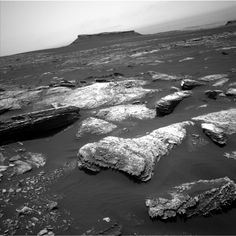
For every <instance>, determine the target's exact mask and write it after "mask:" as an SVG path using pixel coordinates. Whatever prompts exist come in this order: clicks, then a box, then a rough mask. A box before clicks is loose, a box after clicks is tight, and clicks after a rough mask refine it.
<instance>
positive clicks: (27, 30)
mask: <svg viewBox="0 0 236 236" xmlns="http://www.w3.org/2000/svg"><path fill="white" fill-rule="evenodd" d="M226 8H228V9H229V10H230V9H231V11H232V8H234V9H236V1H231V2H228V1H210V2H207V1H182V2H178V1H163V0H162V1H119V2H118V1H112V0H110V1H71V2H70V1H2V0H1V1H0V56H4V55H11V54H16V53H21V52H26V51H32V50H38V49H46V48H52V47H59V46H64V45H67V44H69V43H71V42H72V41H73V40H75V39H76V37H77V35H78V34H93V33H98V32H104V31H106V32H107V31H122V30H132V29H135V30H137V31H139V32H141V33H157V32H158V31H160V30H161V31H163V30H171V29H172V28H173V29H174V27H172V28H171V26H170V25H171V24H169V22H170V23H171V22H178V20H180V19H185V18H191V17H193V19H195V20H194V22H192V23H189V24H190V25H189V24H188V25H184V24H183V27H185V26H191V25H194V24H195V25H197V24H198V23H199V24H204V23H211V22H212V21H216V20H222V19H223V20H224V19H226V20H228V19H227V17H228V18H229V17H232V16H230V15H229V14H228V13H225V14H223V12H224V11H223V9H226ZM215 12H218V13H219V12H221V13H222V14H214V13H215ZM201 15H204V17H199V16H201ZM220 15H221V16H220ZM235 15H236V14H235ZM194 16H197V17H198V18H194ZM217 17H218V18H217ZM235 18H236V17H235ZM197 19H201V20H197ZM198 21H199V22H198ZM188 22H191V21H188ZM168 24H169V26H168V27H164V26H165V25H168ZM181 24H182V23H181ZM149 26H152V27H149ZM160 26H163V27H162V28H160ZM172 26H173V24H172ZM181 26H182V25H181ZM178 27H179V26H178Z"/></svg>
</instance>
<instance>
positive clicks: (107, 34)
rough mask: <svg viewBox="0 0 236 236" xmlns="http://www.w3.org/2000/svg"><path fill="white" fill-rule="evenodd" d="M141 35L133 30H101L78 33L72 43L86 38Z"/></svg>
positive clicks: (105, 38) (96, 38) (114, 37)
mask: <svg viewBox="0 0 236 236" xmlns="http://www.w3.org/2000/svg"><path fill="white" fill-rule="evenodd" d="M137 36H141V34H139V33H137V32H135V31H134V30H129V31H114V32H103V33H98V34H79V35H78V37H77V39H76V40H75V41H74V42H73V43H72V44H76V43H79V42H83V41H88V40H98V39H103V40H112V39H119V38H131V37H137Z"/></svg>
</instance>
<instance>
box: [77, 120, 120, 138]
mask: <svg viewBox="0 0 236 236" xmlns="http://www.w3.org/2000/svg"><path fill="white" fill-rule="evenodd" d="M116 128H117V126H116V125H114V124H112V123H110V122H107V121H105V120H101V119H97V118H94V117H89V118H87V119H85V120H83V121H82V122H81V124H80V126H79V129H78V132H77V134H76V137H77V138H80V137H82V136H83V135H85V134H96V135H99V134H108V133H110V132H111V131H113V130H114V129H116Z"/></svg>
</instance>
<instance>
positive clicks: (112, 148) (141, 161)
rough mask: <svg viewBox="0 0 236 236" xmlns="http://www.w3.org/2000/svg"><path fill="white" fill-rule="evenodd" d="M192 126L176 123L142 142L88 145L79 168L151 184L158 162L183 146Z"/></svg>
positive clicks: (107, 141) (109, 141) (110, 139)
mask: <svg viewBox="0 0 236 236" xmlns="http://www.w3.org/2000/svg"><path fill="white" fill-rule="evenodd" d="M190 124H192V123H191V122H188V121H186V122H182V123H176V124H173V125H169V126H166V127H163V128H160V129H157V130H154V131H153V132H151V133H150V134H148V135H145V136H142V137H139V138H133V139H131V138H128V139H124V138H119V137H112V136H109V137H106V138H104V139H102V140H100V141H99V142H95V143H88V144H86V145H84V146H83V147H81V148H80V150H79V152H78V166H79V167H80V168H85V169H88V170H91V171H94V172H98V171H100V170H101V168H113V169H116V170H119V171H122V172H125V173H128V174H130V175H132V176H134V177H135V178H137V179H139V180H142V181H147V180H150V179H151V176H152V173H153V169H154V164H155V162H156V161H159V159H160V158H161V157H162V156H164V155H166V154H168V152H169V151H170V150H171V149H172V148H174V147H175V146H176V145H179V144H181V143H182V141H183V139H184V137H185V136H186V129H185V127H186V126H188V125H190Z"/></svg>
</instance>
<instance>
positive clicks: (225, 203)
mask: <svg viewBox="0 0 236 236" xmlns="http://www.w3.org/2000/svg"><path fill="white" fill-rule="evenodd" d="M164 194H165V195H164ZM163 195H164V196H165V197H162V196H160V197H153V198H148V199H147V200H146V206H147V207H148V213H149V216H150V217H151V218H154V217H156V218H159V219H162V220H168V219H171V218H176V217H177V216H184V217H186V218H189V217H192V216H202V215H203V216H206V215H209V214H211V213H213V212H215V211H222V210H223V209H224V208H226V207H230V206H231V205H232V204H233V203H234V202H235V200H236V184H235V183H234V182H233V181H232V180H230V179H229V178H228V177H225V178H219V179H213V180H199V181H196V182H191V183H185V184H182V185H179V186H177V187H174V188H173V189H171V190H169V191H167V192H165V193H163Z"/></svg>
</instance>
